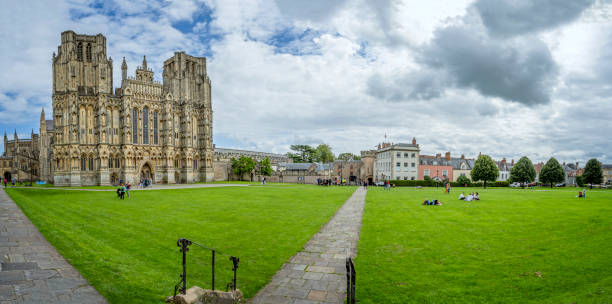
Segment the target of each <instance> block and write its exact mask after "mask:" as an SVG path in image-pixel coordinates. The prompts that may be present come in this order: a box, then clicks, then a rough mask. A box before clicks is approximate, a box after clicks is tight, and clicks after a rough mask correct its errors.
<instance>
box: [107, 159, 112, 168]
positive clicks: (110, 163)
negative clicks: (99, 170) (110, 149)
mask: <svg viewBox="0 0 612 304" xmlns="http://www.w3.org/2000/svg"><path fill="white" fill-rule="evenodd" d="M112 167H113V158H112V157H109V158H108V168H112Z"/></svg>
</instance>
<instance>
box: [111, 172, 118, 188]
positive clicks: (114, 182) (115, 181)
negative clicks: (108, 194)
mask: <svg viewBox="0 0 612 304" xmlns="http://www.w3.org/2000/svg"><path fill="white" fill-rule="evenodd" d="M110 183H111V185H113V186H117V185H119V176H117V173H113V174H111V176H110Z"/></svg>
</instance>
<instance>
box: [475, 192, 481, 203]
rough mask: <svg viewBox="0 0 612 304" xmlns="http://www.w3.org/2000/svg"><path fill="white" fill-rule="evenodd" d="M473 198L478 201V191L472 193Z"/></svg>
mask: <svg viewBox="0 0 612 304" xmlns="http://www.w3.org/2000/svg"><path fill="white" fill-rule="evenodd" d="M474 200H475V201H479V200H480V196H478V192H476V194H474Z"/></svg>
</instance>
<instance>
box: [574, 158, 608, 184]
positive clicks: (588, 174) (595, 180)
mask: <svg viewBox="0 0 612 304" xmlns="http://www.w3.org/2000/svg"><path fill="white" fill-rule="evenodd" d="M576 169H577V168H576ZM582 176H583V177H584V181H585V182H586V183H587V184H590V185H591V189H593V184H601V183H602V182H603V168H602V167H601V163H600V162H599V161H597V159H595V158H591V159H589V161H588V162H587V163H586V166H584V173H582Z"/></svg>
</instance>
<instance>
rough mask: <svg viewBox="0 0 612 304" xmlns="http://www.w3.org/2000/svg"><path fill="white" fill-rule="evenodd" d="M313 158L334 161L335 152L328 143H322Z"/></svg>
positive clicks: (323, 161)
mask: <svg viewBox="0 0 612 304" xmlns="http://www.w3.org/2000/svg"><path fill="white" fill-rule="evenodd" d="M313 160H314V161H316V162H322V163H330V162H333V161H334V153H332V150H331V147H330V146H329V145H327V144H320V145H318V146H317V148H316V149H315V154H314V157H313Z"/></svg>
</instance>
